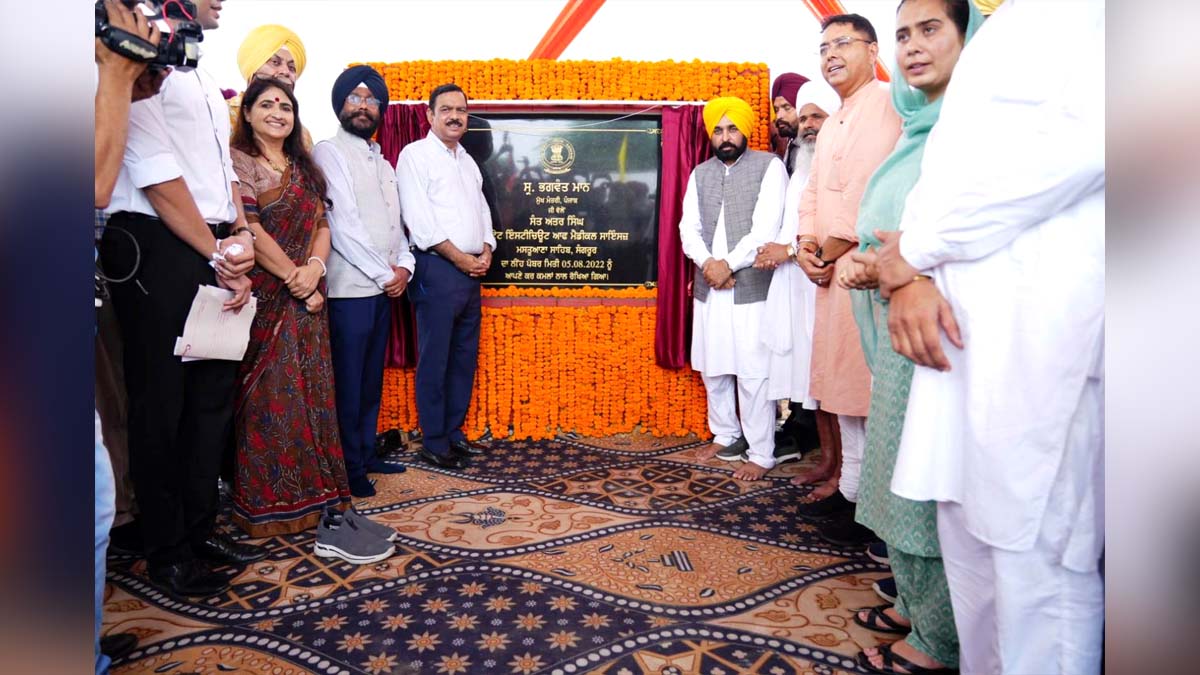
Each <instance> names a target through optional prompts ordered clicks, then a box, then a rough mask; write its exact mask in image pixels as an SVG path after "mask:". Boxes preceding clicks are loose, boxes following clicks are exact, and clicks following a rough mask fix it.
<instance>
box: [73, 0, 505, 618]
mask: <svg viewBox="0 0 1200 675" xmlns="http://www.w3.org/2000/svg"><path fill="white" fill-rule="evenodd" d="M110 4H113V5H115V4H116V3H110ZM220 9H221V3H220V2H219V1H218V0H209V1H207V2H206V1H201V2H198V3H197V13H196V14H197V15H196V17H195V18H196V20H197V22H198V23H199V24H200V25H201V26H202V27H203V28H204V29H205V30H213V29H216V28H217V27H218V24H219V10H220ZM112 11H113V12H114V13H119V12H121V9H120V8H119V7H118V8H116V9H113V10H112ZM146 30H150V29H149V28H146ZM99 49H100V47H99V46H98V50H99ZM238 61H239V66H240V68H241V71H242V75H243V76H244V77H245V78H246V80H247V82H246V86H245V91H244V92H242V93H241V94H240V95H237V96H234V97H232V98H230V97H228V96H227V95H226V94H225V93H224V92H223V91H222V90H221V89H220V88H219V87H218V86H217V83H216V81H215V80H214V79H213V78H212V77H211V76H210V75H208V74H207V73H206V72H204V70H203V69H202V68H194V69H189V68H178V69H174V70H172V71H170V72H169V74H166V75H165V77H163V76H159V81H158V83H157V86H158V87H160V89H159V90H158V91H157V92H152V93H151V94H152V95H149V96H147V97H145V98H144V100H137V101H136V102H134V103H133V104H132V106H130V107H129V111H128V123H127V129H126V130H125V131H126V132H127V139H126V141H125V146H124V153H123V159H122V161H121V164H120V167H119V172H118V173H117V176H116V180H115V188H113V189H112V193H111V199H108V200H105V202H106V203H101V200H100V198H99V194H100V190H99V188H98V191H97V194H98V197H97V207H98V208H103V209H104V213H105V218H104V220H105V221H106V223H105V228H104V231H103V236H102V238H101V240H100V242H99V262H100V264H101V265H102V266H103V267H104V268H105V269H106V270H107V271H108V273H109V274H110V276H114V277H124V278H125V279H126V280H125V281H123V282H122V283H114V284H112V285H111V296H112V309H113V310H114V311H115V315H116V325H117V327H118V329H119V335H120V338H121V340H122V342H123V347H124V351H123V359H122V365H123V371H124V372H123V380H124V385H125V386H124V391H123V392H119V393H121V394H125V395H127V396H128V420H127V423H128V455H129V465H130V473H131V476H132V483H133V492H134V495H135V499H136V503H137V507H138V512H139V515H138V519H137V525H138V527H139V530H140V534H141V537H140V539H141V541H140V549H141V552H142V553H143V554H144V556H145V558H146V561H147V574H148V576H149V578H150V580H151V581H152V582H153V583H154V584H156V585H157V586H159V587H161V588H162V589H163V590H164V591H166V592H168V593H170V594H172V595H175V596H183V597H206V596H211V595H214V594H217V593H221V592H224V591H225V590H226V589H228V587H229V580H228V579H229V577H228V574H227V572H223V571H221V568H223V567H228V566H241V565H246V564H250V563H253V562H255V561H258V560H261V559H263V558H264V557H266V556H267V555H268V551H267V550H266V549H264V548H262V547H260V546H254V545H250V544H246V543H239V542H235V541H234V540H233V539H231V538H229V537H226V536H224V535H221V534H219V533H217V532H214V529H213V525H214V522H215V519H216V515H217V511H218V505H219V501H220V500H219V493H218V484H219V480H218V479H219V478H222V477H223V478H224V479H225V481H226V482H227V484H228V486H229V489H230V497H231V502H232V506H233V521H234V523H235V524H236V525H237V526H238V527H240V528H241V529H242V530H243V531H244V532H245V533H246V534H248V535H249V536H250V537H251V538H259V537H265V536H272V535H280V534H292V533H297V532H301V531H305V530H312V529H313V528H315V529H316V540H315V544H314V546H315V552H316V554H317V555H319V556H327V557H333V558H338V559H340V560H342V561H345V562H350V563H354V564H364V563H370V562H375V561H378V560H381V559H383V558H386V557H388V556H389V555H391V554H392V553H393V552H394V546H393V545H392V544H391V540H393V539H394V538H395V532H394V531H393V530H392V529H391V528H388V527H385V526H383V525H380V524H378V523H374V522H372V521H371V520H370V519H368V518H366V517H365V516H362V515H361V514H358V513H357V512H356V511H355V510H354V509H353V508H352V507H351V506H350V504H351V498H352V497H354V498H365V497H370V496H373V495H375V493H376V487H375V481H374V480H373V479H372V475H376V474H387V473H399V472H403V471H404V470H405V467H404V466H403V465H402V464H399V463H392V462H387V461H384V460H382V459H381V458H380V457H379V456H378V455H377V441H376V438H377V433H376V432H377V428H376V427H377V422H378V417H379V409H380V400H381V397H382V389H383V370H384V359H385V353H386V346H387V343H388V340H389V334H390V330H391V323H392V322H391V311H392V302H393V300H394V299H396V298H399V297H400V296H401V295H403V294H404V293H406V292H407V293H408V295H409V297H410V298H411V300H412V303H413V305H414V307H415V309H416V319H417V329H418V331H417V332H418V337H419V343H418V370H417V390H418V393H417V405H418V411H419V414H420V420H421V426H422V430H423V433H424V446H423V448H422V449H421V450H420V451H419V456H420V457H422V458H423V459H424V460H425V461H427V462H429V463H430V464H433V465H435V466H438V467H442V468H457V469H461V468H464V467H465V466H466V465H467V463H468V461H469V458H470V457H471V456H474V455H480V454H482V453H483V450H482V449H481V448H479V447H478V446H475V445H472V444H470V443H469V442H467V439H466V438H465V436H464V435H463V433H462V430H461V427H462V424H463V421H464V420H465V417H466V414H467V408H468V405H469V403H470V397H471V389H472V386H473V381H474V374H475V365H476V355H477V352H478V344H479V329H480V280H481V277H482V276H483V275H484V274H486V272H487V270H488V268H489V266H490V264H491V255H492V250H493V249H494V247H495V239H494V238H493V235H492V223H491V215H490V211H489V209H488V206H487V203H486V201H485V199H484V196H483V192H482V177H481V174H480V172H479V169H478V167H477V165H476V164H475V161H474V160H473V159H471V157H470V156H469V155H468V154H467V152H466V150H465V149H464V148H463V147H462V146H461V145H460V144H459V141H460V140H461V139H462V137H463V135H464V134H465V133H466V130H467V96H466V94H465V93H464V92H463V90H462V89H461V88H459V87H458V86H457V85H454V84H446V85H443V86H441V87H438V88H437V89H435V90H434V91H433V92H432V93H431V95H430V99H429V112H428V120H429V122H430V125H431V132H430V134H429V135H428V137H427V138H425V139H423V140H421V141H418V142H415V143H412V144H410V145H409V146H408V147H407V148H405V150H404V152H403V154H402V155H401V157H400V162H399V164H398V170H397V169H394V168H393V166H392V164H391V163H390V162H389V161H388V160H387V159H386V158H385V157H384V156H383V155H382V153H381V151H380V146H379V144H378V143H375V142H374V141H373V140H372V138H373V137H374V135H375V133H376V131H377V129H378V128H379V126H380V124H381V122H382V120H383V113H384V110H385V109H386V106H387V102H388V99H389V96H388V89H387V86H386V84H385V81H384V78H383V77H382V75H381V74H380V73H378V72H377V71H375V70H374V69H373V68H371V67H369V66H365V65H363V66H355V67H352V68H348V69H346V70H345V71H344V72H343V73H342V74H341V75H340V76H339V77H338V78H337V80H336V82H335V83H334V85H333V88H332V92H331V94H332V96H331V102H332V108H333V114H334V115H336V116H337V118H338V120H339V122H340V125H341V126H340V128H339V129H338V131H337V133H336V135H334V136H333V137H332V138H330V139H327V140H324V141H321V142H319V143H317V144H315V146H314V145H313V143H312V141H311V139H310V138H309V135H308V133H307V131H306V130H305V129H304V126H303V124H302V122H301V116H300V108H301V105H300V102H299V101H298V100H297V98H296V95H295V92H294V85H295V82H296V80H297V79H298V78H299V77H301V76H302V74H303V72H304V68H305V65H306V52H305V49H304V45H303V43H302V41H301V40H300V38H299V37H298V36H297V35H296V34H295V33H293V32H292V31H290V30H289V29H287V28H285V27H283V26H279V25H266V26H260V27H259V28H257V29H255V30H254V31H252V32H251V33H250V34H249V35H248V36H247V38H246V40H245V42H244V43H243V44H242V46H241V48H240V49H239V51H238ZM227 98H228V99H229V100H228V102H227ZM98 125H99V115H98ZM98 129H99V126H98ZM97 133H98V137H99V136H100V132H99V131H98V132H97ZM406 227H407V232H408V233H411V240H410V238H409V234H407V233H406ZM206 284H207V285H220V286H221V287H224V288H227V289H229V291H230V296H229V300H228V301H227V302H226V304H225V309H227V310H229V311H235V312H236V311H242V308H243V307H245V306H246V304H247V303H248V302H249V300H250V298H251V293H253V297H254V299H255V315H254V319H253V322H252V325H251V328H250V339H249V346H248V348H247V351H246V353H245V356H244V357H243V359H242V360H241V361H240V362H233V361H221V360H200V361H186V362H185V361H183V360H181V359H180V358H179V357H178V356H176V355H175V354H174V349H173V348H174V344H175V339H176V338H177V337H178V336H180V335H182V334H183V326H184V323H185V321H186V319H187V315H188V312H189V308H190V307H191V304H192V299H193V297H194V296H195V295H196V292H197V289H198V288H199V287H200V286H202V285H206ZM115 421H116V422H117V423H119V420H115ZM97 475H98V476H99V470H98V474H97ZM98 480H99V478H98ZM110 508H111V507H110ZM100 510H101V509H100V508H99V507H98V512H100ZM97 527H98V530H99V527H100V526H99V524H98V526H97ZM97 536H98V544H97V548H98V551H99V549H100V544H99V534H98V535H97ZM98 555H99V553H98ZM214 566H215V567H216V569H214Z"/></svg>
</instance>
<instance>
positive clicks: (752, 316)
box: [679, 158, 788, 379]
mask: <svg viewBox="0 0 1200 675" xmlns="http://www.w3.org/2000/svg"><path fill="white" fill-rule="evenodd" d="M738 161H741V158H738ZM735 164H736V162H735ZM729 168H730V167H728V166H726V167H725V173H726V174H728V173H729ZM787 180H788V176H787V169H785V168H783V162H782V161H781V160H779V159H778V158H776V159H773V160H771V163H770V164H768V165H767V171H766V173H764V174H763V179H762V184H761V185H760V186H759V188H758V200H757V201H756V202H755V204H754V214H753V215H752V216H751V225H750V233H749V234H747V235H746V236H744V237H742V238H741V240H740V241H738V243H737V244H736V245H735V246H734V247H733V250H732V251H730V250H729V245H728V243H727V242H726V235H725V205H724V204H722V205H721V213H720V215H718V216H717V227H716V230H715V231H714V233H713V248H712V251H711V252H710V251H709V250H708V246H707V245H706V244H705V243H704V237H703V235H702V230H703V225H702V224H701V222H700V198H699V196H698V195H697V194H696V189H697V188H696V172H695V171H694V170H693V171H692V175H691V176H690V177H689V178H688V186H687V191H686V192H685V193H684V195H683V216H682V218H681V219H680V221H679V236H680V239H681V240H682V243H683V252H684V254H685V255H686V256H687V257H688V258H690V259H691V260H692V262H694V263H695V264H696V266H697V267H699V266H701V265H703V264H704V262H705V261H706V260H708V259H709V258H710V257H711V258H715V259H717V260H723V261H725V262H726V263H727V264H728V265H729V268H730V269H731V270H733V271H734V272H736V271H738V270H741V269H745V268H747V267H750V266H751V265H753V264H754V258H755V257H756V256H757V255H758V247H759V246H762V245H763V244H765V243H767V242H769V241H773V240H774V239H775V237H777V236H778V235H779V224H780V219H781V218H782V216H783V199H784V193H785V192H786V191H787ZM765 305H766V303H765V302H748V303H744V304H741V305H738V304H734V302H733V289H732V288H728V289H725V290H717V289H715V288H711V289H709V291H708V298H707V300H706V301H705V302H700V301H699V300H696V301H694V302H693V309H692V368H694V369H695V370H698V371H700V372H702V373H704V374H705V375H708V376H709V377H715V376H717V375H737V376H739V377H744V378H750V379H757V378H765V377H766V376H767V373H768V371H769V368H770V366H769V352H768V350H767V348H766V345H764V344H763V343H762V341H761V340H760V339H759V326H760V324H761V323H762V312H763V307H764V306H765Z"/></svg>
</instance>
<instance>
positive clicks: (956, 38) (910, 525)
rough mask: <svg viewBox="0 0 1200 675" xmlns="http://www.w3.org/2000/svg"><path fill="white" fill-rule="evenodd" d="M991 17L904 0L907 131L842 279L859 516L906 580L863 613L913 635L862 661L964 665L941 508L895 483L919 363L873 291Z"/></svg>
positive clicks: (951, 3)
mask: <svg viewBox="0 0 1200 675" xmlns="http://www.w3.org/2000/svg"><path fill="white" fill-rule="evenodd" d="M982 22H983V16H982V15H981V14H980V13H979V11H978V10H977V9H976V8H975V6H974V5H973V4H972V3H971V2H969V0H903V1H902V2H901V3H900V7H899V8H898V9H897V13H896V61H897V68H896V73H897V77H895V79H893V81H892V104H893V105H894V106H895V108H896V112H897V113H899V114H900V117H901V119H902V120H903V121H904V130H903V135H902V136H901V137H900V139H899V140H898V141H897V142H896V148H895V150H893V151H892V154H891V155H890V156H888V158H887V159H886V160H884V162H883V164H881V165H880V166H879V168H878V169H876V171H875V174H874V175H873V176H872V177H871V180H870V182H869V183H868V184H867V189H866V192H865V193H864V194H863V198H862V202H861V205H860V207H859V212H858V225H857V231H858V236H859V241H860V244H859V245H860V248H861V249H862V252H860V253H856V254H854V255H853V257H852V260H854V261H855V263H854V264H853V265H851V266H849V268H848V269H847V270H846V271H845V272H844V273H843V274H842V275H841V276H839V278H838V283H839V284H841V285H842V286H843V287H845V288H849V289H855V292H854V293H852V296H853V302H854V316H855V319H856V321H857V323H858V328H859V333H860V336H861V338H862V345H863V353H864V354H865V355H866V358H867V365H868V366H870V368H871V375H872V382H871V407H870V412H869V414H868V416H867V444H866V451H865V453H864V456H863V466H862V477H861V479H860V480H861V483H860V485H859V493H858V511H857V514H856V519H857V520H858V522H860V523H862V524H863V525H866V526H867V527H869V528H871V529H872V530H874V531H875V532H876V533H877V534H878V535H879V537H880V538H881V539H883V540H884V541H885V542H886V543H887V546H888V558H889V563H890V565H891V567H892V573H893V575H894V576H895V579H896V588H897V598H896V604H895V605H894V606H889V605H881V606H879V607H874V608H870V609H863V610H859V611H858V612H857V613H856V614H855V617H854V620H855V622H856V623H858V624H859V625H861V626H865V627H866V628H869V629H871V630H874V631H877V632H880V633H891V634H895V635H904V636H905V638H904V639H903V640H901V641H899V642H896V643H893V644H891V645H886V646H883V647H881V648H878V649H876V648H869V649H866V650H864V651H862V652H860V653H859V655H858V664H859V665H860V666H861V667H863V668H865V669H867V670H869V671H872V672H879V673H936V672H951V671H952V669H954V668H956V667H957V665H958V633H957V631H956V630H955V626H954V612H953V609H952V608H951V606H950V591H949V588H948V587H947V585H946V572H945V569H944V568H943V567H942V558H941V548H940V546H939V544H938V538H937V507H936V505H935V504H934V503H933V502H916V501H910V500H907V499H903V498H901V497H897V496H896V495H894V494H892V492H891V482H892V472H893V470H894V469H895V466H896V455H897V453H898V451H899V448H900V431H901V429H902V428H903V426H904V414H905V411H906V410H907V407H908V391H909V386H910V385H911V383H912V376H913V363H912V362H911V361H909V360H908V359H906V358H904V357H903V356H900V355H899V354H897V353H896V352H895V351H893V350H892V344H891V338H890V336H889V333H888V311H887V310H888V307H887V304H886V303H885V302H884V301H883V300H881V298H880V296H879V292H878V290H874V289H877V288H878V285H879V283H878V278H877V276H876V270H875V269H874V267H873V265H872V262H873V253H872V252H871V251H870V250H869V247H878V246H879V245H880V244H879V239H878V237H876V236H875V232H876V231H877V230H888V231H893V230H895V229H896V228H897V227H898V226H899V224H900V216H901V214H902V213H903V212H904V201H905V198H906V197H907V196H908V193H909V192H910V191H911V190H912V188H913V186H914V185H915V184H916V182H917V179H918V178H919V177H920V171H921V157H922V155H923V154H924V150H925V140H926V138H928V136H929V132H930V130H931V129H932V128H933V125H934V123H936V122H937V119H938V115H939V113H940V112H941V106H942V99H941V97H942V94H943V93H944V92H945V90H946V85H947V84H949V82H950V76H951V73H952V72H953V71H954V66H955V64H956V63H957V62H958V57H959V55H960V54H961V53H962V50H963V48H964V47H965V46H966V44H967V42H969V41H970V39H971V37H972V36H973V35H974V34H975V31H976V30H977V29H978V28H979V26H980V24H981V23H982ZM901 77H902V78H903V79H901ZM914 283H931V282H930V281H928V280H921V281H916V282H914ZM954 672H957V671H954Z"/></svg>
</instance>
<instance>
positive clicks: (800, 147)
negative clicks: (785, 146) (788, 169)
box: [794, 135, 817, 174]
mask: <svg viewBox="0 0 1200 675" xmlns="http://www.w3.org/2000/svg"><path fill="white" fill-rule="evenodd" d="M816 154H817V137H816V136H815V135H814V136H813V137H812V140H811V141H802V142H800V143H797V144H796V159H795V165H794V171H796V172H799V171H803V172H804V173H805V174H807V173H808V170H809V169H810V168H812V161H813V157H814V156H815V155H816Z"/></svg>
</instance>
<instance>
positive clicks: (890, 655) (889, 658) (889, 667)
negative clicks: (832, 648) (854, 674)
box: [854, 645, 958, 675]
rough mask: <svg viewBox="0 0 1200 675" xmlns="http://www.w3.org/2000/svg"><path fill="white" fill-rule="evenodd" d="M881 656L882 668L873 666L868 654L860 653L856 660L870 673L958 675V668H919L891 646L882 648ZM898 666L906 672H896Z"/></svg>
mask: <svg viewBox="0 0 1200 675" xmlns="http://www.w3.org/2000/svg"><path fill="white" fill-rule="evenodd" d="M879 654H880V655H881V656H883V666H882V667H880V668H876V667H875V666H873V665H871V659H869V658H867V653H866V652H859V653H858V656H856V657H855V658H854V660H855V662H857V663H858V667H859V668H862V669H863V670H866V671H867V672H868V673H883V674H884V675H958V669H957V668H923V667H921V666H918V665H917V664H915V663H913V662H912V661H909V660H908V659H906V658H904V657H903V656H900V655H899V654H897V653H896V652H894V651H892V646H891V645H884V646H882V647H880V648H879ZM896 666H899V667H901V668H903V669H904V670H896Z"/></svg>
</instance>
